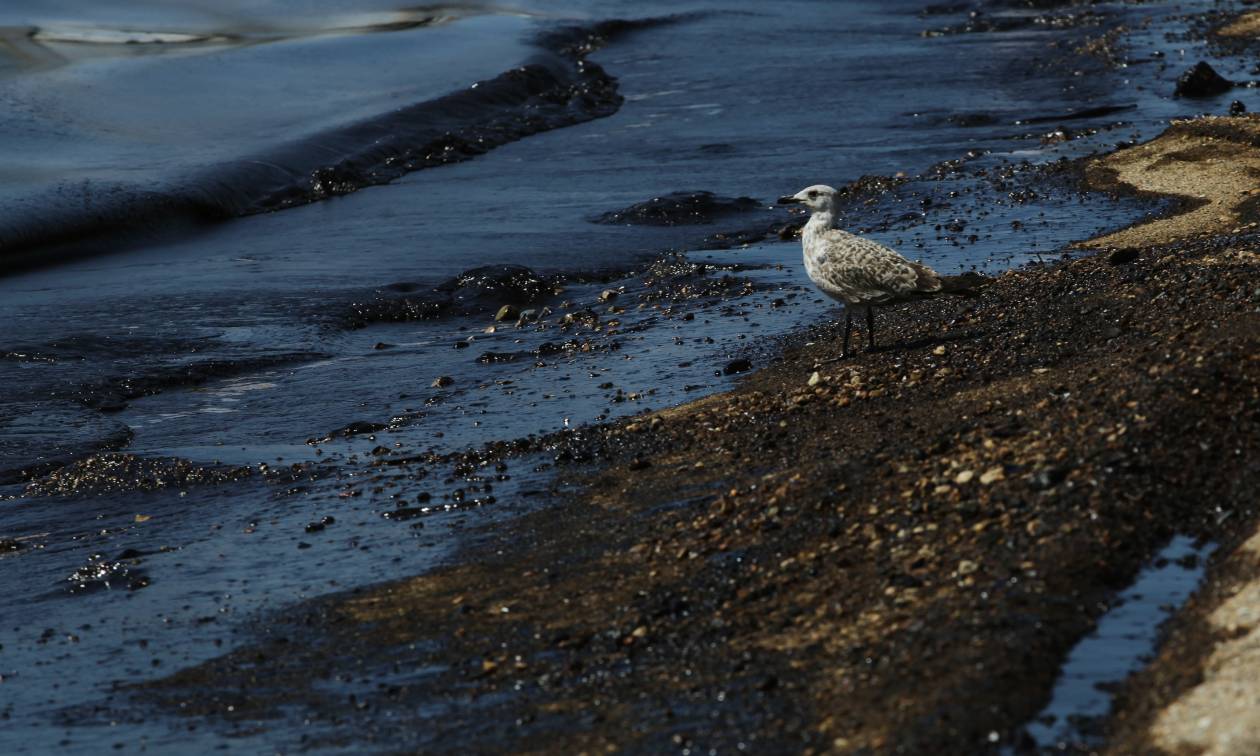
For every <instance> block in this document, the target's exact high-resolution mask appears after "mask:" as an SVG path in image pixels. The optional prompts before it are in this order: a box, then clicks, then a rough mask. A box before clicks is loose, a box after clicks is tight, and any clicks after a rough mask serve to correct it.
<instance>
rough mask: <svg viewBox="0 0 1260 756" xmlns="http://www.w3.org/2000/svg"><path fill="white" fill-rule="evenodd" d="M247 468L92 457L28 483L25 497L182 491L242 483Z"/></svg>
mask: <svg viewBox="0 0 1260 756" xmlns="http://www.w3.org/2000/svg"><path fill="white" fill-rule="evenodd" d="M252 474H253V470H252V469H250V468H248V467H229V466H213V467H212V466H202V465H198V464H195V463H193V462H190V461H188V460H186V459H180V458H177V457H140V456H136V455H134V454H96V455H93V456H91V457H88V458H86V459H82V460H79V461H78V462H75V463H73V464H70V465H66V466H65V467H62V468H60V469H59V470H56V471H55V472H53V473H51V474H49V475H48V476H46V477H44V478H41V479H39V480H36V481H33V482H31V483H30V484H29V485H28V486H27V487H26V490H25V495H27V496H72V495H98V494H106V493H120V492H135V491H161V490H165V489H176V490H183V489H187V488H190V487H192V486H197V485H218V484H223V483H230V482H233V481H239V480H244V479H245V478H248V477H250V475H252Z"/></svg>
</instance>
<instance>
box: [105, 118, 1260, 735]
mask: <svg viewBox="0 0 1260 756" xmlns="http://www.w3.org/2000/svg"><path fill="white" fill-rule="evenodd" d="M1195 130H1199V131H1198V132H1196V131H1195ZM1257 130H1260V121H1257V120H1256V119H1254V118H1250V117H1239V118H1228V119H1212V120H1211V121H1201V122H1194V123H1191V124H1181V125H1177V126H1174V127H1173V128H1172V129H1171V130H1170V132H1169V133H1168V134H1166V135H1164V136H1162V137H1160V138H1159V139H1156V140H1154V141H1153V142H1152V143H1150V145H1149V146H1147V147H1142V148H1138V149H1142V150H1145V153H1136V152H1135V153H1133V154H1134V155H1139V156H1140V155H1143V154H1146V155H1147V156H1148V157H1150V156H1152V153H1154V155H1153V157H1154V162H1155V163H1158V165H1157V166H1156V167H1155V168H1153V169H1151V170H1148V171H1146V173H1149V174H1151V175H1155V176H1159V175H1167V173H1166V172H1168V171H1181V172H1183V173H1184V174H1185V175H1181V174H1178V176H1177V177H1176V178H1177V180H1178V181H1181V180H1183V179H1184V180H1185V181H1187V182H1189V183H1188V184H1186V185H1187V186H1193V182H1194V181H1205V182H1215V183H1216V184H1219V182H1220V181H1221V176H1220V175H1219V171H1229V170H1233V169H1232V167H1231V166H1232V164H1233V163H1231V162H1226V161H1221V160H1219V159H1216V158H1217V157H1219V156H1217V155H1215V153H1214V152H1213V150H1215V149H1216V148H1213V149H1212V150H1205V151H1201V152H1203V154H1200V155H1198V157H1201V158H1203V159H1202V160H1201V161H1199V162H1196V160H1197V158H1196V154H1190V155H1187V154H1186V149H1185V144H1184V141H1183V140H1184V138H1185V135H1186V134H1187V133H1191V134H1192V135H1193V134H1195V133H1198V135H1199V136H1198V138H1201V139H1203V140H1204V141H1205V142H1207V141H1211V142H1213V143H1214V144H1216V145H1217V147H1220V146H1221V145H1222V144H1224V145H1225V147H1227V148H1229V149H1231V150H1236V151H1237V154H1238V155H1244V156H1247V157H1250V156H1251V155H1253V154H1256V152H1255V151H1256V150H1257V148H1256V147H1254V146H1252V144H1251V142H1252V140H1253V139H1254V137H1253V135H1254V134H1255V133H1256V132H1257ZM1208 132H1210V135H1207V136H1205V135H1206V134H1208ZM1161 150H1163V151H1164V152H1165V153H1166V154H1164V155H1163V156H1162V158H1167V159H1161V156H1160V155H1159V154H1158V153H1159V152H1160V151H1161ZM1207 152H1213V154H1212V155H1208V154H1206V153H1207ZM1127 154H1128V152H1127V151H1125V152H1121V153H1117V157H1113V158H1104V159H1102V160H1101V161H1100V162H1099V163H1097V164H1096V165H1094V166H1092V167H1090V168H1089V169H1088V170H1087V171H1086V176H1087V177H1088V180H1090V181H1093V182H1096V184H1097V185H1098V186H1099V188H1111V189H1114V188H1116V185H1115V182H1117V181H1118V182H1120V183H1125V182H1126V178H1125V174H1124V171H1123V166H1117V165H1115V163H1116V162H1117V161H1123V160H1129V159H1132V158H1129V157H1128V156H1127ZM1160 171H1164V172H1165V174H1161V173H1160ZM1107 179H1110V180H1107ZM1134 188H1136V189H1138V190H1146V191H1151V189H1149V188H1148V187H1142V186H1136V187H1134ZM1165 191H1166V190H1165ZM1194 205H1195V203H1186V204H1185V205H1183V209H1184V208H1185V207H1190V208H1191V211H1193V207H1194ZM1215 210H1216V213H1217V216H1218V217H1223V218H1224V219H1225V220H1224V221H1222V224H1223V225H1221V226H1220V227H1216V228H1208V229H1206V230H1208V231H1211V232H1213V233H1208V234H1197V233H1195V234H1190V235H1187V233H1186V229H1185V228H1183V227H1182V226H1179V225H1178V224H1176V223H1174V222H1169V221H1163V222H1159V221H1157V222H1156V223H1153V224H1149V225H1148V226H1147V227H1146V228H1145V229H1144V230H1140V231H1139V230H1138V229H1135V230H1134V232H1133V233H1142V234H1144V236H1143V237H1142V240H1141V242H1142V246H1127V247H1116V246H1110V247H1108V248H1106V249H1104V250H1103V251H1102V252H1100V253H1099V254H1095V255H1092V256H1089V257H1084V258H1080V259H1075V260H1071V261H1067V262H1064V263H1061V264H1057V265H1052V266H1044V267H1033V268H1028V269H1023V270H1018V271H1012V272H1010V273H1007V274H1005V275H1003V276H1001V277H1000V278H999V279H998V280H997V281H996V282H995V283H994V284H992V285H991V286H990V287H988V288H987V289H986V290H985V293H984V296H983V297H982V298H981V300H980V301H979V302H977V303H969V302H956V301H933V302H929V303H920V304H916V305H914V306H912V307H910V308H906V309H900V310H895V311H892V312H890V313H888V314H887V315H886V316H885V321H884V326H883V328H882V330H881V333H882V334H883V338H884V343H885V344H887V345H888V346H887V347H885V348H883V349H880V350H878V351H876V352H874V353H862V354H859V355H858V356H857V357H856V358H855V359H854V360H852V361H849V362H846V363H841V364H836V365H826V366H822V367H816V363H818V362H819V361H820V360H821V359H824V358H826V357H830V356H832V355H834V354H835V353H837V352H838V332H837V330H836V329H835V328H834V327H828V328H823V329H820V330H819V331H817V332H816V333H815V334H813V341H812V342H811V343H802V344H798V345H796V346H794V347H791V348H789V349H788V350H787V351H786V353H785V354H784V356H783V359H782V360H781V361H780V362H778V363H777V364H775V365H773V366H771V367H768V368H766V369H764V370H762V371H760V372H757V373H755V374H753V375H752V376H750V377H749V379H748V380H747V381H746V382H745V383H744V384H742V385H741V386H740V387H739V388H737V389H736V390H734V391H732V392H729V393H727V394H721V395H717V396H713V397H709V398H707V399H704V400H701V401H699V402H696V403H693V404H689V405H684V406H682V407H678V408H674V409H670V410H665V411H662V412H658V413H655V414H653V415H650V416H642V417H638V418H635V419H633V420H631V421H628V422H622V423H617V424H614V425H611V426H606V427H595V428H590V429H584V430H581V431H578V432H574V433H570V434H564V435H561V436H558V437H552V438H549V439H544V440H542V441H538V442H530V443H526V444H521V445H520V446H522V447H527V448H528V450H531V451H538V450H547V451H549V452H550V453H551V454H553V455H554V456H555V458H556V459H557V461H558V462H564V463H565V464H563V465H561V466H560V478H561V482H562V483H564V484H566V485H569V486H573V485H577V486H579V491H580V492H579V493H577V494H570V495H564V496H561V497H559V499H558V502H557V504H556V505H555V506H553V507H550V508H547V509H544V510H542V511H539V512H536V513H534V514H531V515H527V516H526V517H524V518H523V519H521V520H519V521H517V522H516V523H515V524H514V526H513V527H512V528H511V529H510V530H508V531H495V530H491V529H488V530H487V532H485V533H484V534H483V536H482V538H480V539H478V542H479V543H478V545H476V546H474V547H472V548H470V549H469V551H468V552H467V553H466V554H465V555H464V559H462V560H461V561H460V563H459V564H458V565H457V566H453V567H448V568H444V569H440V570H438V571H436V572H434V573H431V574H427V575H422V576H419V577H415V578H412V579H409V580H404V581H401V582H396V583H390V584H387V585H384V586H380V587H377V588H371V589H365V590H361V591H356V592H353V593H351V594H348V595H340V596H334V597H331V598H327V599H321V600H317V601H314V602H312V603H310V604H307V605H304V606H302V607H299V608H297V609H294V610H291V611H287V612H286V617H287V618H288V619H286V620H285V622H283V623H282V624H280V625H277V626H276V627H275V628H273V629H272V630H270V631H268V632H267V633H266V634H265V635H263V636H262V637H260V638H259V639H258V640H257V642H256V643H253V644H250V645H247V646H245V647H243V648H241V649H238V650H236V651H234V652H232V653H230V654H228V655H226V656H224V657H221V658H219V659H216V660H212V661H211V662H208V663H206V664H203V665H200V666H197V667H193V668H191V669H186V670H183V671H180V672H177V673H175V674H174V675H172V676H170V677H168V678H165V679H162V680H159V681H157V682H155V683H150V684H146V685H143V686H140V687H137V688H134V689H130V690H127V691H120V692H119V695H120V696H122V697H124V698H126V699H128V700H131V699H138V700H140V701H142V702H145V703H147V704H157V705H158V706H159V710H161V709H168V710H170V711H174V712H179V713H181V714H183V715H199V716H209V717H212V718H213V720H214V721H220V722H222V721H224V720H226V721H229V722H234V723H236V725H238V726H239V727H240V728H241V729H242V730H248V729H250V728H252V727H262V728H265V727H266V726H267V725H266V720H267V719H268V718H269V717H273V716H280V715H283V716H286V717H287V716H293V712H294V711H296V712H300V713H301V716H302V717H304V718H306V719H309V720H310V721H311V722H312V723H313V725H312V727H311V730H310V731H311V735H310V739H309V740H308V741H306V743H305V744H306V745H310V746H314V745H327V744H341V745H350V744H356V745H360V746H362V747H365V748H378V749H380V748H383V749H392V750H409V749H415V750H424V751H433V750H447V751H453V750H458V751H470V750H471V751H489V750H498V749H502V748H505V747H509V746H510V747H511V748H513V749H514V750H520V751H530V750H539V751H548V752H555V751H565V752H574V751H582V750H585V751H588V752H593V751H595V750H623V749H631V750H638V751H659V750H663V749H682V748H690V749H692V750H693V751H695V750H704V751H707V750H709V749H711V748H714V749H718V750H719V751H723V750H734V749H738V748H740V747H741V744H742V746H743V747H744V748H748V749H751V750H767V749H770V750H813V751H822V750H836V751H840V752H857V753H862V752H869V753H883V752H898V751H900V752H909V753H914V752H929V751H930V752H935V753H977V752H984V751H985V750H990V749H992V750H996V749H997V748H999V747H1001V746H1004V745H1013V746H1015V747H1016V748H1017V749H1025V748H1031V744H1030V743H1029V742H1028V740H1027V738H1026V737H1025V736H1023V734H1022V729H1021V726H1022V725H1023V724H1024V723H1025V722H1026V721H1028V719H1029V718H1030V717H1032V716H1034V715H1035V714H1036V713H1037V712H1038V711H1039V710H1040V708H1041V706H1042V704H1044V702H1045V699H1046V697H1047V696H1048V695H1049V691H1050V688H1051V686H1052V684H1053V682H1054V679H1055V675H1056V674H1057V671H1058V667H1059V664H1060V662H1061V660H1062V658H1063V657H1064V656H1065V655H1066V653H1067V652H1068V650H1069V649H1070V648H1071V646H1072V645H1073V644H1074V643H1075V641H1076V640H1077V639H1078V638H1079V637H1081V636H1082V635H1083V634H1084V633H1086V632H1087V631H1088V630H1089V629H1090V628H1091V626H1092V624H1093V622H1094V621H1095V620H1096V619H1097V617H1098V616H1099V615H1100V614H1101V613H1102V612H1103V611H1104V610H1105V608H1106V603H1107V601H1108V600H1109V598H1110V597H1111V596H1112V595H1113V594H1114V592H1115V591H1116V590H1118V589H1119V588H1121V587H1123V586H1124V585H1126V584H1127V583H1128V582H1129V581H1130V580H1131V579H1132V577H1133V576H1134V575H1135V574H1136V572H1137V571H1138V570H1139V569H1140V567H1141V566H1142V565H1143V563H1144V562H1145V561H1146V560H1147V559H1148V558H1149V557H1150V556H1151V555H1152V554H1153V553H1154V552H1155V551H1156V550H1157V549H1158V548H1159V546H1160V545H1161V544H1162V543H1163V542H1164V541H1166V540H1167V539H1168V538H1169V537H1170V536H1171V535H1173V534H1174V533H1185V534H1189V535H1192V536H1197V537H1202V538H1210V539H1214V540H1218V541H1220V542H1221V543H1222V545H1223V548H1221V549H1220V550H1219V552H1218V553H1219V554H1220V561H1221V562H1222V563H1224V562H1225V560H1227V559H1229V558H1230V557H1229V555H1230V554H1231V553H1233V552H1234V550H1235V547H1236V546H1237V544H1239V543H1241V542H1243V541H1244V540H1245V539H1246V538H1248V537H1249V536H1250V535H1251V530H1250V529H1251V527H1252V525H1253V524H1254V506H1255V504H1254V498H1255V497H1254V492H1255V491H1256V490H1257V486H1258V485H1260V465H1257V464H1256V462H1255V461H1254V460H1256V459H1257V458H1260V457H1258V456H1257V455H1258V454H1260V449H1258V448H1257V447H1258V446H1260V413H1258V412H1257V411H1256V407H1257V406H1260V357H1258V356H1257V355H1260V349H1258V348H1257V347H1260V343H1258V342H1260V314H1258V312H1257V309H1258V307H1260V288H1258V284H1257V281H1258V280H1260V279H1258V277H1257V273H1258V272H1260V254H1258V253H1257V250H1260V234H1257V232H1256V230H1255V229H1256V226H1255V224H1256V223H1257V221H1260V216H1257V215H1256V211H1255V206H1254V203H1252V202H1249V201H1248V196H1247V195H1238V196H1237V197H1236V198H1235V200H1234V201H1231V202H1223V204H1221V206H1219V207H1217V208H1215ZM1161 223H1162V225H1161ZM1153 227H1159V228H1162V229H1166V230H1167V231H1166V232H1157V231H1153V230H1152V228H1153ZM1195 230H1197V229H1195ZM510 447H511V445H505V447H504V451H505V452H507V451H509V448H510ZM1223 515H1226V516H1223ZM1221 569H1223V568H1221ZM1235 572H1236V571H1234V572H1231V573H1230V574H1235ZM1210 594H1211V591H1210V590H1209V591H1207V592H1206V593H1205V595H1210ZM1200 600H1201V601H1208V600H1209V599H1200ZM1191 611H1192V613H1193V611H1194V608H1193V607H1192V610H1191ZM1179 623H1180V624H1179V625H1177V626H1176V627H1175V628H1174V640H1173V642H1172V643H1171V644H1170V645H1166V646H1165V648H1166V649H1174V650H1176V649H1180V651H1179V653H1176V654H1173V655H1172V657H1171V658H1168V657H1167V655H1166V656H1165V657H1162V658H1161V659H1160V661H1159V662H1158V663H1157V666H1156V667H1155V668H1153V669H1152V670H1150V671H1148V672H1145V673H1143V674H1147V675H1150V674H1155V675H1159V679H1160V681H1161V684H1160V685H1158V686H1155V687H1151V688H1143V687H1139V686H1137V685H1136V684H1135V685H1134V686H1132V687H1130V688H1129V689H1128V691H1127V692H1126V693H1125V695H1123V696H1121V697H1120V699H1119V700H1120V703H1121V708H1120V712H1119V714H1118V717H1117V722H1119V723H1121V724H1122V725H1123V727H1122V728H1121V729H1120V730H1118V731H1117V739H1116V740H1115V741H1114V743H1113V749H1114V750H1115V752H1118V753H1128V752H1146V751H1147V750H1149V748H1150V747H1151V746H1152V745H1156V746H1160V747H1164V745H1166V743H1167V742H1168V741H1167V740H1159V739H1157V738H1156V737H1155V736H1153V735H1151V734H1150V733H1151V730H1150V723H1151V722H1153V721H1155V720H1156V719H1157V717H1156V715H1157V713H1158V711H1159V710H1160V708H1161V707H1162V706H1163V705H1164V703H1165V702H1167V701H1170V700H1173V699H1175V698H1176V697H1177V696H1178V695H1180V694H1183V693H1185V692H1187V691H1189V690H1190V689H1191V688H1192V687H1193V686H1194V684H1195V683H1196V682H1197V681H1198V680H1199V679H1200V677H1201V675H1200V670H1201V668H1202V667H1203V665H1204V664H1205V663H1206V658H1207V656H1208V654H1209V653H1210V652H1211V644H1210V643H1208V642H1206V641H1205V642H1204V643H1199V644H1186V643H1185V642H1184V640H1183V641H1181V645H1180V646H1177V645H1176V644H1177V642H1178V641H1177V639H1178V638H1184V637H1191V638H1199V639H1202V638H1207V639H1209V640H1212V639H1213V638H1212V636H1211V635H1210V634H1207V635H1205V634H1204V632H1203V630H1202V629H1201V628H1200V629H1196V626H1195V624H1194V619H1193V616H1192V615H1187V618H1185V619H1182V620H1179ZM1233 632H1235V633H1237V632H1238V629H1237V628H1235V630H1234V631H1233ZM1195 633H1197V635H1196V634H1195ZM1178 634H1180V635H1178ZM1187 634H1189V635H1187ZM1169 653H1170V654H1171V652H1169ZM1159 665H1163V666H1162V667H1161V666H1159ZM1139 679H1141V678H1140V677H1139ZM329 680H338V681H340V682H341V683H342V685H339V686H337V687H335V688H334V687H333V686H330V685H328V684H326V683H325V681H329ZM351 680H354V681H359V682H357V683H356V684H355V685H354V686H353V688H354V691H355V692H354V693H353V694H351V695H350V697H349V698H348V699H347V697H346V696H347V694H346V692H345V689H343V688H344V687H345V686H346V685H347V684H348V683H349V681H351ZM116 703H117V702H116ZM282 713H283V714H282ZM1134 749H1136V750H1134Z"/></svg>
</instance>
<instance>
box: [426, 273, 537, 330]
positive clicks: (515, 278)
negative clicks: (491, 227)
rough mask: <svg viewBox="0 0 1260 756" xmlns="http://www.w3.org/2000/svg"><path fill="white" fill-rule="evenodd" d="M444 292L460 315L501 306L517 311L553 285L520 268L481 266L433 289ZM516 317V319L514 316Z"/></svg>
mask: <svg viewBox="0 0 1260 756" xmlns="http://www.w3.org/2000/svg"><path fill="white" fill-rule="evenodd" d="M436 290H437V291H439V292H443V293H447V294H449V295H450V297H451V301H452V304H454V305H455V307H456V308H457V309H458V310H459V311H460V312H463V313H470V314H471V313H473V312H477V311H481V310H488V309H491V308H494V309H495V310H500V309H501V308H502V307H503V305H505V304H506V305H512V306H513V307H516V308H518V314H519V308H520V307H521V306H523V305H527V304H530V303H531V302H536V301H538V300H539V299H542V298H543V297H546V296H549V295H551V293H552V292H553V291H554V290H555V286H554V284H553V283H552V282H551V281H549V280H547V279H545V278H543V277H542V276H540V275H538V274H537V273H535V272H534V271H532V270H530V269H529V268H526V267H525V266H523V265H483V266H481V267H480V268H473V269H471V270H466V271H464V272H463V273H460V274H459V275H458V276H456V277H454V278H452V279H450V280H449V281H446V282H445V283H443V284H441V285H440V286H438V287H437V289H436ZM513 317H515V316H513Z"/></svg>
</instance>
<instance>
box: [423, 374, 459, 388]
mask: <svg viewBox="0 0 1260 756" xmlns="http://www.w3.org/2000/svg"><path fill="white" fill-rule="evenodd" d="M454 382H455V379H454V378H452V377H450V376H449V375H439V376H438V377H437V378H434V379H433V383H430V384H429V385H430V386H432V387H433V388H446V387H447V386H449V385H451V384H452V383H454Z"/></svg>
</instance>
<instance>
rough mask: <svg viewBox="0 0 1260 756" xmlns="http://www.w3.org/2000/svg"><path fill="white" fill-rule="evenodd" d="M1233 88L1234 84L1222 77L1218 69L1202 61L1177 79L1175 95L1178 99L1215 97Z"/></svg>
mask: <svg viewBox="0 0 1260 756" xmlns="http://www.w3.org/2000/svg"><path fill="white" fill-rule="evenodd" d="M1233 87H1234V82H1232V81H1230V80H1229V79H1226V78H1225V77H1223V76H1221V75H1220V74H1218V73H1217V72H1216V69H1214V68H1212V67H1211V66H1210V65H1208V64H1207V63H1206V62H1204V61H1202V60H1201V61H1199V62H1198V63H1195V64H1194V67H1193V68H1191V69H1190V70H1188V71H1186V72H1185V73H1183V74H1182V75H1181V78H1179V79H1177V88H1176V89H1175V90H1174V91H1173V94H1174V95H1175V96H1177V97H1213V96H1215V95H1218V94H1222V93H1224V92H1228V91H1229V90H1230V89H1233Z"/></svg>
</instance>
